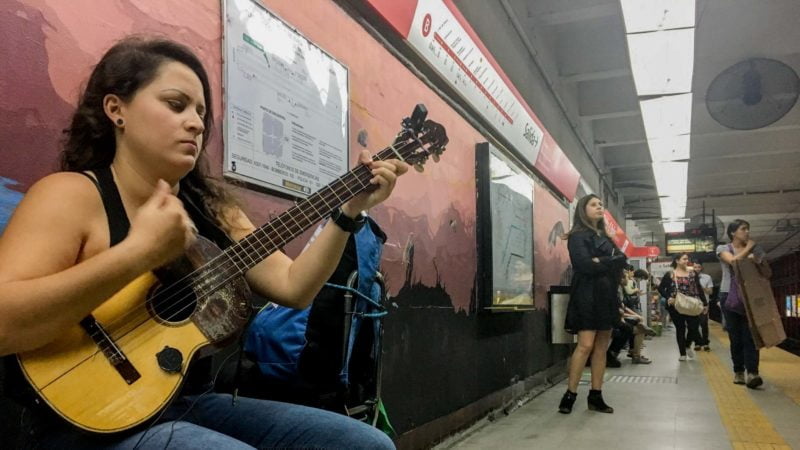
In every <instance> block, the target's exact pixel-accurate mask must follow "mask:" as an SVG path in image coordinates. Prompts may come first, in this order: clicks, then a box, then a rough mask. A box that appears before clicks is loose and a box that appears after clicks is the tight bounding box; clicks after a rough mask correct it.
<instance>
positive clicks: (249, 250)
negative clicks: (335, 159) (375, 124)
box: [221, 147, 397, 273]
mask: <svg viewBox="0 0 800 450" xmlns="http://www.w3.org/2000/svg"><path fill="white" fill-rule="evenodd" d="M396 155H397V152H396V150H395V149H394V148H392V147H388V148H386V149H384V150H383V151H381V152H379V153H378V154H377V155H375V156H373V158H372V159H373V160H374V161H377V160H381V161H382V160H385V159H389V158H392V157H396ZM372 177H373V175H372V173H371V172H370V170H369V168H367V166H365V165H363V164H359V165H358V166H357V167H356V168H354V169H353V170H351V171H349V172H347V173H346V174H344V175H342V176H341V177H339V178H338V179H336V180H334V181H333V182H332V183H330V184H329V185H327V186H325V187H323V188H322V189H320V190H319V191H317V192H315V193H314V194H312V195H310V196H309V197H308V198H306V199H304V200H301V201H299V202H297V203H296V204H295V205H294V206H292V207H291V208H289V209H288V210H287V211H285V212H283V213H282V214H281V215H279V216H278V217H276V218H275V219H273V220H271V221H269V222H267V223H266V224H264V225H262V226H261V227H259V228H258V229H256V230H255V231H254V232H253V233H251V234H250V235H248V236H247V237H245V238H244V239H242V240H241V241H239V242H238V243H236V244H235V245H232V246H231V247H229V248H228V249H226V250H225V253H226V254H227V255H228V257H229V258H230V259H229V260H228V261H232V262H233V263H234V265H235V266H236V268H237V269H238V270H239V272H240V273H245V272H246V271H248V270H249V269H250V268H252V267H253V266H255V265H256V264H258V263H260V262H261V261H263V260H264V259H265V258H266V257H267V256H269V255H271V254H272V253H273V252H275V251H277V250H278V249H280V248H282V247H283V246H284V245H286V243H287V242H289V241H291V240H292V239H294V238H296V237H298V236H299V235H301V234H303V233H304V232H305V231H306V230H308V229H309V228H311V227H312V226H313V225H314V224H315V223H317V222H319V221H320V220H322V219H323V218H326V217H328V216H329V215H330V213H331V211H333V210H334V209H336V208H338V207H340V206H342V205H343V204H344V203H345V202H347V201H348V200H350V199H351V198H353V197H355V196H356V195H358V194H359V193H361V192H363V191H365V190H367V189H368V188H369V187H370V186H374V185H372V184H370V182H369V180H370V179H372ZM228 261H221V263H228Z"/></svg>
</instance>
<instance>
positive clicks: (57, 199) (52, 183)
mask: <svg viewBox="0 0 800 450" xmlns="http://www.w3.org/2000/svg"><path fill="white" fill-rule="evenodd" d="M98 208H102V202H101V200H100V195H99V194H98V192H97V188H96V187H95V186H94V183H93V182H92V180H90V179H89V178H87V177H86V176H84V175H81V174H79V173H74V172H57V173H54V174H51V175H47V176H46V177H44V178H42V179H40V180H39V181H37V182H36V183H34V184H33V185H32V186H31V187H30V189H28V192H27V193H26V194H25V196H24V197H23V198H22V201H21V202H20V204H19V205H18V206H17V209H16V210H15V211H14V214H13V215H12V217H11V221H10V222H9V224H8V225H9V228H8V229H7V231H11V230H12V229H13V228H15V225H17V224H22V225H24V226H25V227H28V226H30V225H31V223H32V222H34V221H39V220H58V221H59V222H58V223H50V224H47V223H46V224H42V225H44V226H50V227H51V228H53V229H56V228H63V227H64V226H65V225H67V224H69V223H78V222H81V221H85V220H86V219H87V218H88V216H89V215H91V213H92V212H98V211H100V210H99V209H98ZM15 222H16V223H15Z"/></svg>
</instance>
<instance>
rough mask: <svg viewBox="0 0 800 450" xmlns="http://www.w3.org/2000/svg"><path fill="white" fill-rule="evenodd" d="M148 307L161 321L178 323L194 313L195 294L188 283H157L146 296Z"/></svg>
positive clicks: (195, 306) (195, 304)
mask: <svg viewBox="0 0 800 450" xmlns="http://www.w3.org/2000/svg"><path fill="white" fill-rule="evenodd" d="M148 308H149V309H150V313H151V314H153V316H154V317H156V318H157V319H159V320H160V321H162V322H167V323H180V322H183V321H185V320H187V319H188V318H190V317H191V316H192V314H193V313H194V310H195V308H197V296H196V295H195V292H194V289H192V287H191V285H190V284H189V283H185V282H178V283H174V284H169V285H166V286H165V285H162V284H158V285H157V286H155V289H153V290H152V291H151V292H150V295H149V296H148Z"/></svg>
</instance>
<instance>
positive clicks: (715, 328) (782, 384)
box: [709, 322, 800, 406]
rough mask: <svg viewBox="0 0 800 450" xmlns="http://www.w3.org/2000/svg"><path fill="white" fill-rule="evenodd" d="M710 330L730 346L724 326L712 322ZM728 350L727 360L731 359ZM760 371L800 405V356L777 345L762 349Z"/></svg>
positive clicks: (724, 343)
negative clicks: (799, 376)
mask: <svg viewBox="0 0 800 450" xmlns="http://www.w3.org/2000/svg"><path fill="white" fill-rule="evenodd" d="M709 330H710V332H711V334H713V335H714V337H715V338H717V339H718V340H719V341H720V342H722V344H723V345H725V346H726V347H730V341H729V340H728V333H726V332H724V331H722V327H721V326H720V325H719V324H717V323H713V322H710V323H709ZM728 355H729V354H728V353H727V352H726V354H725V357H726V358H727V359H725V361H728V362H729V360H730V356H728ZM758 366H759V367H758V369H759V372H760V373H761V374H762V375H763V376H765V377H767V378H769V383H770V384H771V385H773V386H775V387H776V388H778V389H780V390H781V391H782V392H783V394H784V395H786V396H787V397H789V398H791V399H792V400H794V402H795V403H797V405H798V406H800V383H798V376H797V373H798V367H800V357H798V356H796V355H793V354H791V353H789V352H787V351H785V350H781V349H779V348H777V347H772V348H765V349H761V360H760V361H759V365H758Z"/></svg>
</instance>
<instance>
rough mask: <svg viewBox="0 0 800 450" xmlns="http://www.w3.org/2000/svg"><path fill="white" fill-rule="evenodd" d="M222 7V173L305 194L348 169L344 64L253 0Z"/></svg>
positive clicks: (229, 0)
mask: <svg viewBox="0 0 800 450" xmlns="http://www.w3.org/2000/svg"><path fill="white" fill-rule="evenodd" d="M223 14H224V16H225V17H224V24H225V25H224V26H225V30H224V36H225V37H224V47H225V48H224V56H225V61H224V70H223V72H224V87H225V89H224V97H225V98H224V101H225V120H224V138H225V152H224V167H223V174H224V175H225V176H226V177H230V178H235V179H238V180H242V181H245V182H248V183H252V184H256V185H260V186H263V187H266V188H268V189H271V190H275V191H279V192H282V193H284V194H289V195H290V196H295V197H306V196H308V195H309V194H311V193H313V192H315V191H317V190H318V189H319V188H321V187H323V186H325V185H327V184H329V183H330V182H331V181H333V180H335V179H336V178H338V177H340V176H341V175H343V174H344V173H345V172H347V170H348V155H349V153H348V72H347V68H346V67H345V66H344V65H342V64H341V63H339V62H338V61H336V60H335V59H333V57H331V56H330V55H328V54H327V53H325V52H324V51H323V50H322V49H320V48H319V47H317V46H316V45H315V44H314V43H313V42H311V41H309V40H308V39H306V38H305V37H304V36H302V35H301V34H300V33H298V32H297V30H295V29H294V28H292V27H291V26H289V25H287V24H286V23H285V22H283V21H282V20H281V19H279V18H278V17H277V16H275V15H273V14H272V13H271V12H269V11H267V10H266V9H264V8H263V7H262V6H261V5H260V4H259V3H258V2H254V1H252V0H226V2H225V8H224V13H223Z"/></svg>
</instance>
